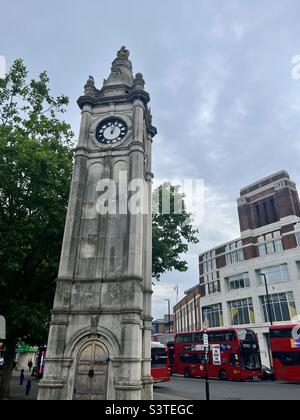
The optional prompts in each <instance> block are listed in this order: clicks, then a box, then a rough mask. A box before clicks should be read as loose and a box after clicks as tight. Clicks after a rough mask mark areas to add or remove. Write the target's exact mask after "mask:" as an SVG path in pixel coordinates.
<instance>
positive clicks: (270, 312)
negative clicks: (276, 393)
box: [260, 273, 273, 367]
mask: <svg viewBox="0 0 300 420" xmlns="http://www.w3.org/2000/svg"><path fill="white" fill-rule="evenodd" d="M260 276H261V277H263V278H264V282H265V289H266V297H267V307H268V313H269V319H270V323H271V325H273V316H272V311H271V303H270V295H269V287H268V281H267V276H266V274H264V273H260ZM267 346H268V353H269V359H270V365H271V367H273V363H272V354H271V349H270V343H269V338H268V336H267Z"/></svg>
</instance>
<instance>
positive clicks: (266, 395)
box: [11, 373, 300, 401]
mask: <svg viewBox="0 0 300 420" xmlns="http://www.w3.org/2000/svg"><path fill="white" fill-rule="evenodd" d="M18 382H19V381H18V374H17V373H15V374H14V377H13V380H12V386H11V399H12V400H35V399H36V398H37V390H38V383H37V381H35V380H33V381H32V392H31V394H30V396H29V397H26V396H25V387H24V386H23V387H20V386H19V383H18ZM209 383H210V394H211V399H212V400H286V401H288V400H300V384H288V383H284V382H261V381H257V382H243V383H241V382H223V381H218V380H210V382H209ZM154 399H155V400H156V401H157V400H161V401H162V400H163V401H189V400H205V381H204V380H202V379H187V378H183V377H179V376H173V377H172V378H171V381H170V382H167V383H163V384H159V385H155V386H154Z"/></svg>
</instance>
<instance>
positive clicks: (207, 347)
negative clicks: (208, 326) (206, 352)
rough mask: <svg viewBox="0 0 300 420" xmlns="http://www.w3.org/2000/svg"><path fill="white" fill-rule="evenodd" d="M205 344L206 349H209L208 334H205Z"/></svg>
mask: <svg viewBox="0 0 300 420" xmlns="http://www.w3.org/2000/svg"><path fill="white" fill-rule="evenodd" d="M203 344H204V348H205V349H209V342H208V334H203Z"/></svg>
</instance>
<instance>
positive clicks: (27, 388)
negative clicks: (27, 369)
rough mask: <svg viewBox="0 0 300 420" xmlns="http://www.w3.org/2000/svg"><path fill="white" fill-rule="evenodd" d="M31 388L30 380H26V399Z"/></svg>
mask: <svg viewBox="0 0 300 420" xmlns="http://www.w3.org/2000/svg"><path fill="white" fill-rule="evenodd" d="M31 386H32V383H31V380H30V379H28V381H27V384H26V396H27V397H28V395H29V394H30V391H31Z"/></svg>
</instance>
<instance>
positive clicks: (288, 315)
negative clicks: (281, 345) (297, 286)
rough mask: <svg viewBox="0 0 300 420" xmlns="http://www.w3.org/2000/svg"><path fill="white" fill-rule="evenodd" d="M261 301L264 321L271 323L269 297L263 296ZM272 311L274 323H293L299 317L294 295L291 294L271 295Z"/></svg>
mask: <svg viewBox="0 0 300 420" xmlns="http://www.w3.org/2000/svg"><path fill="white" fill-rule="evenodd" d="M260 299H261V304H262V308H263V314H264V320H265V322H270V321H271V320H270V316H269V309H268V300H267V297H266V296H262V297H261V298H260ZM270 311H271V316H272V320H273V322H283V321H291V320H292V319H293V318H294V317H297V310H296V305H295V300H294V295H293V293H292V292H289V293H278V294H275V295H270Z"/></svg>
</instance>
